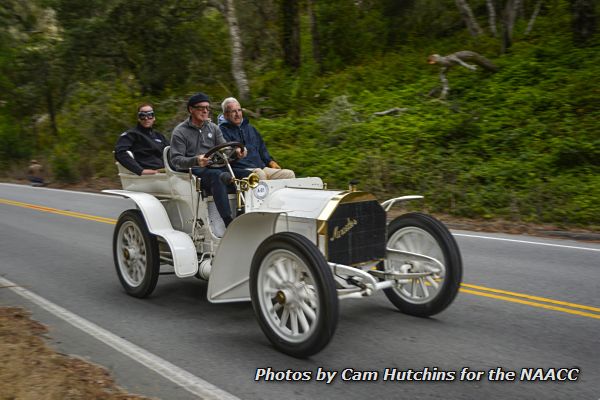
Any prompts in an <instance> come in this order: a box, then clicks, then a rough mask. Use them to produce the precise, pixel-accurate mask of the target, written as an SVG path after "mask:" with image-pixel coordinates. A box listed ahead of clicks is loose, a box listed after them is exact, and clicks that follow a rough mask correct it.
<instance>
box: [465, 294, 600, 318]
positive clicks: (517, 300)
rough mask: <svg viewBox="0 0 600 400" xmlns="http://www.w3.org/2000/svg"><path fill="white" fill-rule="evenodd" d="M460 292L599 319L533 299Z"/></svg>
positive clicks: (596, 316)
mask: <svg viewBox="0 0 600 400" xmlns="http://www.w3.org/2000/svg"><path fill="white" fill-rule="evenodd" d="M460 292H461V293H469V294H474V295H477V296H484V297H491V298H492V299H497V300H504V301H509V302H512V303H519V304H525V305H528V306H532V307H538V308H545V309H547V310H554V311H560V312H564V313H567V314H574V315H580V316H582V317H588V318H595V319H600V314H592V313H587V312H583V311H578V310H571V309H569V308H564V307H556V306H551V305H549V304H542V303H535V302H533V301H528V300H521V299H515V298H512V297H507V296H499V295H497V294H491V293H484V292H477V291H475V290H470V289H460Z"/></svg>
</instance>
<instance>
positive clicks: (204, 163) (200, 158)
mask: <svg viewBox="0 0 600 400" xmlns="http://www.w3.org/2000/svg"><path fill="white" fill-rule="evenodd" d="M196 158H197V159H198V165H199V166H201V167H206V166H207V165H208V161H209V159H208V158H206V157H204V154H199V155H197V156H196Z"/></svg>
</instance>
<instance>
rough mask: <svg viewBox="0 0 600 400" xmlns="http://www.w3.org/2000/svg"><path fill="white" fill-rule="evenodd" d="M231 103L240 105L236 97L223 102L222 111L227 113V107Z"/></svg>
mask: <svg viewBox="0 0 600 400" xmlns="http://www.w3.org/2000/svg"><path fill="white" fill-rule="evenodd" d="M229 103H238V104H240V102H239V101H237V99H236V98H235V97H228V98H226V99H225V100H223V102H222V103H221V109H222V110H223V112H225V111H227V105H228V104H229Z"/></svg>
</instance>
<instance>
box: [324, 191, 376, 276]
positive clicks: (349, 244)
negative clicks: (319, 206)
mask: <svg viewBox="0 0 600 400" xmlns="http://www.w3.org/2000/svg"><path fill="white" fill-rule="evenodd" d="M385 222H386V221H385V211H384V210H383V208H382V207H381V206H380V205H379V203H378V202H377V201H375V200H371V201H361V202H354V203H342V204H339V205H338V206H337V208H336V209H335V211H334V212H333V214H332V215H331V217H330V218H329V219H328V221H327V236H328V239H327V253H328V258H329V261H330V262H335V263H339V264H345V265H352V264H358V263H361V262H365V261H371V260H376V259H379V258H383V257H384V256H385V229H386V226H385Z"/></svg>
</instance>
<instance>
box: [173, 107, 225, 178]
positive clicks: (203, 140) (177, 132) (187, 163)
mask: <svg viewBox="0 0 600 400" xmlns="http://www.w3.org/2000/svg"><path fill="white" fill-rule="evenodd" d="M221 143H225V139H224V138H223V133H221V130H220V129H219V127H218V126H217V124H215V123H213V122H211V121H206V122H204V124H203V125H202V126H201V127H198V126H196V125H194V124H192V120H191V117H190V118H188V119H186V120H185V121H183V122H182V123H180V124H179V125H177V126H176V127H175V129H173V134H172V135H171V164H173V166H174V167H175V168H176V169H178V170H187V169H188V168H191V167H195V166H197V165H198V158H197V157H196V156H198V155H200V154H205V153H206V152H207V151H208V150H210V149H211V148H213V147H215V146H216V145H218V144H221Z"/></svg>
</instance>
